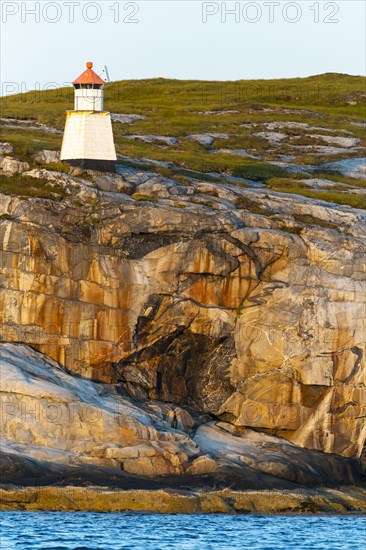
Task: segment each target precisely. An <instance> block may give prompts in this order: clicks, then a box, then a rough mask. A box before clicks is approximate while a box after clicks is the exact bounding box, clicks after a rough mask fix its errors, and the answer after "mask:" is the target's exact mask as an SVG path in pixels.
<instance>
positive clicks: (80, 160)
mask: <svg viewBox="0 0 366 550" xmlns="http://www.w3.org/2000/svg"><path fill="white" fill-rule="evenodd" d="M60 158H61V160H62V161H65V162H67V163H68V164H71V165H72V166H78V167H80V168H84V169H86V170H87V169H90V170H100V171H102V172H115V171H116V161H117V156H116V150H115V147H114V141H113V131H112V122H111V116H110V113H109V112H106V111H67V116H66V124H65V132H64V138H63V141H62V148H61V155H60Z"/></svg>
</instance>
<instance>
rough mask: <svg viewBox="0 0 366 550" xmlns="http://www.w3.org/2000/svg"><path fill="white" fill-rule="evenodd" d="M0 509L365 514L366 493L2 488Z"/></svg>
mask: <svg viewBox="0 0 366 550" xmlns="http://www.w3.org/2000/svg"><path fill="white" fill-rule="evenodd" d="M0 510H1V511H10V510H28V511H59V512H61V511H62V512H66V511H83V512H124V511H129V512H131V511H134V512H149V513H162V514H210V513H225V514H236V513H242V514H245V513H257V514H288V513H290V514H316V513H331V514H345V513H361V514H366V488H360V487H346V488H339V489H329V488H326V489H325V488H322V489H317V490H314V489H300V490H296V491H231V490H221V491H197V492H188V491H171V490H152V491H151V490H127V491H121V490H111V489H108V488H101V487H75V486H69V487H15V486H12V487H8V486H3V487H1V488H0Z"/></svg>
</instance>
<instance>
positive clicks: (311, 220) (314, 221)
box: [292, 214, 338, 229]
mask: <svg viewBox="0 0 366 550" xmlns="http://www.w3.org/2000/svg"><path fill="white" fill-rule="evenodd" d="M292 217H293V218H294V219H295V220H296V221H297V222H300V223H303V224H304V225H318V226H320V227H326V228H327V229H338V226H337V225H336V224H334V223H332V222H328V221H326V220H321V219H320V218H315V217H314V216H312V215H311V214H292Z"/></svg>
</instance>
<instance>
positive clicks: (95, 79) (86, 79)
mask: <svg viewBox="0 0 366 550" xmlns="http://www.w3.org/2000/svg"><path fill="white" fill-rule="evenodd" d="M86 67H87V69H86V71H84V72H83V73H82V74H81V75H80V76H79V77H78V78H77V79H76V80H74V82H73V84H105V82H104V80H102V79H101V78H100V76H98V75H97V73H95V72H94V71H93V69H92V67H93V63H92V62H91V61H88V63H87V64H86Z"/></svg>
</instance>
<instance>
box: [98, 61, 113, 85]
mask: <svg viewBox="0 0 366 550" xmlns="http://www.w3.org/2000/svg"><path fill="white" fill-rule="evenodd" d="M100 76H101V77H102V78H103V80H104V82H110V81H111V79H110V78H109V72H108V67H107V65H104V67H103V71H102V73H101V75H100Z"/></svg>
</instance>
